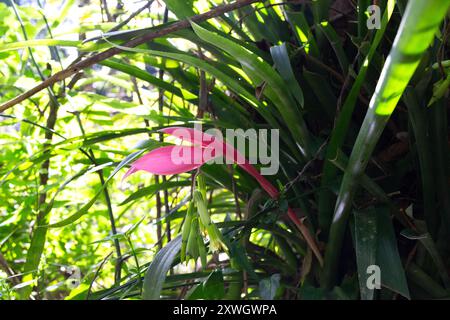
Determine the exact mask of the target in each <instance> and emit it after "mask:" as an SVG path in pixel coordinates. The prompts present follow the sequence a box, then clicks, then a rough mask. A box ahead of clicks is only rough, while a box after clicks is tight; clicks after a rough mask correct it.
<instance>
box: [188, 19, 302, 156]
mask: <svg viewBox="0 0 450 320" xmlns="http://www.w3.org/2000/svg"><path fill="white" fill-rule="evenodd" d="M191 25H192V28H193V29H194V31H195V33H196V34H197V35H198V36H199V37H200V38H201V39H203V40H204V41H207V42H209V43H211V44H213V45H215V46H217V47H219V48H221V49H222V50H224V51H226V52H227V53H228V54H229V55H230V56H232V57H234V58H235V59H237V60H238V61H239V62H240V64H241V65H242V67H243V68H244V71H246V73H247V74H249V75H250V77H251V78H252V79H253V81H254V85H255V86H260V85H262V84H263V83H264V82H266V83H267V87H265V88H264V94H265V95H266V96H267V97H268V98H269V99H270V100H271V101H272V102H273V103H274V105H275V106H276V107H277V109H278V111H279V112H280V114H281V116H282V117H283V119H284V121H285V122H286V124H287V127H288V129H289V131H290V132H291V134H292V137H293V139H294V140H295V141H297V142H298V143H299V146H300V149H301V150H300V151H301V152H302V154H303V156H304V157H305V158H309V157H310V155H311V145H310V134H309V132H308V129H307V128H306V124H305V122H304V120H303V117H302V116H301V114H300V112H299V111H298V108H297V107H296V105H295V99H294V98H293V96H292V94H291V93H290V91H289V90H287V89H286V88H287V87H288V86H287V84H286V82H285V81H284V80H283V79H282V78H281V76H280V75H279V74H278V73H277V72H275V71H274V70H273V69H272V67H271V66H270V65H269V64H267V63H266V62H265V61H264V60H263V59H261V58H260V57H258V56H256V55H255V54H254V53H253V52H251V51H249V50H247V49H245V48H242V47H241V46H239V45H238V44H236V43H234V42H233V41H231V40H229V39H226V38H224V37H222V36H220V35H218V34H215V33H213V32H210V31H208V30H206V29H204V28H202V27H200V26H199V25H197V24H195V23H193V22H191Z"/></svg>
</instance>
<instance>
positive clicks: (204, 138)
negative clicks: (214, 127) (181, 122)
mask: <svg viewBox="0 0 450 320" xmlns="http://www.w3.org/2000/svg"><path fill="white" fill-rule="evenodd" d="M159 131H161V132H164V133H166V134H170V135H172V136H175V137H177V138H179V139H181V140H182V141H186V142H190V143H192V144H195V145H200V146H204V147H206V146H208V145H209V144H210V143H211V142H213V141H214V139H216V137H215V136H213V135H210V134H207V133H204V132H202V131H200V130H197V129H193V128H186V127H169V128H164V129H161V130H159Z"/></svg>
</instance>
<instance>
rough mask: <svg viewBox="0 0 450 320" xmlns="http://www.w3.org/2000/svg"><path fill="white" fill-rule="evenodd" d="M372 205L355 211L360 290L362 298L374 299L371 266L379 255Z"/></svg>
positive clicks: (375, 219)
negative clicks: (371, 284)
mask: <svg viewBox="0 0 450 320" xmlns="http://www.w3.org/2000/svg"><path fill="white" fill-rule="evenodd" d="M376 214H377V213H376V212H375V210H374V209H373V208H372V207H371V208H368V209H366V210H364V211H361V212H358V211H355V215H354V216H355V250H356V262H357V265H358V279H359V290H360V292H361V300H373V298H374V296H375V289H370V288H369V287H368V286H367V280H368V278H369V276H370V274H368V272H367V270H368V268H369V266H372V265H375V264H376V256H377V238H378V234H377V217H376Z"/></svg>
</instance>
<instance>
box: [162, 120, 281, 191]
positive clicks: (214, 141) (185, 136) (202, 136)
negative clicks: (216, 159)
mask: <svg viewBox="0 0 450 320" xmlns="http://www.w3.org/2000/svg"><path fill="white" fill-rule="evenodd" d="M160 131H161V132H164V133H166V134H170V135H173V136H175V137H177V138H180V139H181V140H183V141H187V142H191V143H193V144H196V145H200V146H203V147H207V146H210V147H212V148H216V149H222V150H216V151H217V154H215V156H219V153H220V152H222V153H223V154H224V155H225V157H226V158H227V160H231V161H232V162H234V163H236V164H237V165H239V166H240V167H241V168H242V169H244V170H245V171H246V172H247V173H249V174H250V175H252V176H253V177H254V178H255V179H256V180H257V181H258V182H259V184H260V185H261V187H262V188H263V189H264V190H265V191H266V192H267V193H268V194H269V196H270V197H271V198H274V199H275V198H277V197H278V194H279V192H278V189H277V188H275V187H274V186H273V185H272V184H271V183H270V182H269V181H268V180H267V179H266V178H264V177H263V176H262V175H261V174H260V173H259V171H258V170H257V169H256V168H255V167H254V166H252V165H251V164H250V163H249V162H248V161H247V159H246V158H245V157H244V156H243V155H242V154H241V153H239V151H238V150H236V149H235V148H234V147H233V146H232V145H230V144H229V143H227V142H224V141H222V139H221V138H219V137H215V136H213V135H210V134H207V133H204V132H202V131H200V130H196V129H193V128H186V127H169V128H164V129H161V130H160ZM206 161H208V160H206Z"/></svg>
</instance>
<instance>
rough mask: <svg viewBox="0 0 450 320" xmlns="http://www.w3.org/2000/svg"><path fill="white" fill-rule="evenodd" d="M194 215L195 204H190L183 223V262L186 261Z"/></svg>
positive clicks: (181, 254)
mask: <svg viewBox="0 0 450 320" xmlns="http://www.w3.org/2000/svg"><path fill="white" fill-rule="evenodd" d="M193 215H194V202H193V201H191V202H190V203H189V207H188V210H187V213H186V218H185V220H184V223H183V229H182V233H181V253H180V258H181V261H186V247H187V243H188V239H189V233H190V231H191V223H192V218H193Z"/></svg>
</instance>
